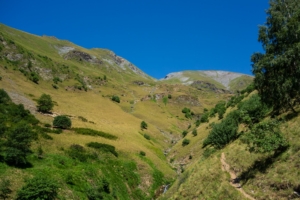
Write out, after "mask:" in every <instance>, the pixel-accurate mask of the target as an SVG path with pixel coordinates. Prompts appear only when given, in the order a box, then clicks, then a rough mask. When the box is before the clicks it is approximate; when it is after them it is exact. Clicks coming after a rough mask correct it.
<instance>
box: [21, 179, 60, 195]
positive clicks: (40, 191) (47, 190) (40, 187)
mask: <svg viewBox="0 0 300 200" xmlns="http://www.w3.org/2000/svg"><path fill="white" fill-rule="evenodd" d="M25 182H26V184H25V185H24V186H23V187H22V188H21V189H20V190H19V191H18V193H17V198H16V199H17V200H28V199H44V200H52V199H56V197H57V191H58V185H57V183H56V182H55V181H53V180H52V179H50V178H48V176H42V175H39V176H37V177H34V178H32V179H28V180H25Z"/></svg>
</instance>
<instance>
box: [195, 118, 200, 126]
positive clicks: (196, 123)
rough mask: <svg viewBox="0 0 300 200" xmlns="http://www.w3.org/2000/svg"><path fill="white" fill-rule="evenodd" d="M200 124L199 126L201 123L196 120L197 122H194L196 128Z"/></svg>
mask: <svg viewBox="0 0 300 200" xmlns="http://www.w3.org/2000/svg"><path fill="white" fill-rule="evenodd" d="M200 124H201V121H200V120H199V119H198V120H197V121H196V122H195V125H196V127H199V126H200Z"/></svg>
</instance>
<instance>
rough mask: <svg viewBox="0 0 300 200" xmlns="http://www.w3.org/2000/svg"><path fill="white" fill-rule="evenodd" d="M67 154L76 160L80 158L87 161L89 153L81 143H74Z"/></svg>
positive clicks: (81, 160)
mask: <svg viewBox="0 0 300 200" xmlns="http://www.w3.org/2000/svg"><path fill="white" fill-rule="evenodd" d="M67 154H68V155H69V156H70V157H71V158H73V159H76V160H79V161H80V162H86V161H87V159H88V157H89V155H88V154H87V153H86V151H85V149H84V147H83V146H81V145H79V144H72V145H71V146H70V148H69V150H68V151H67Z"/></svg>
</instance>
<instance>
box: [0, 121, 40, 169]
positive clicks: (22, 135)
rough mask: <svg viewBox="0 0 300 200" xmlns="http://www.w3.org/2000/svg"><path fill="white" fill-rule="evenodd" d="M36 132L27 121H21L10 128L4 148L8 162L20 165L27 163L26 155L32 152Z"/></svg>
mask: <svg viewBox="0 0 300 200" xmlns="http://www.w3.org/2000/svg"><path fill="white" fill-rule="evenodd" d="M34 138H35V134H34V133H33V131H32V130H31V127H30V126H29V125H28V124H27V123H26V122H19V123H17V124H16V125H15V126H14V127H12V128H11V129H10V130H9V133H8V135H7V140H6V143H5V149H4V159H5V161H6V162H8V163H11V164H14V165H20V164H26V163H27V160H26V156H27V155H28V154H29V153H30V152H31V151H30V145H31V141H32V140H33V139H34Z"/></svg>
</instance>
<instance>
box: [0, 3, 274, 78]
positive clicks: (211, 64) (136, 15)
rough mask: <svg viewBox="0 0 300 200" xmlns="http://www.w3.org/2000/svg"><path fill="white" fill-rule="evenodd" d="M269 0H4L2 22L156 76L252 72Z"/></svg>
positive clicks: (0, 19)
mask: <svg viewBox="0 0 300 200" xmlns="http://www.w3.org/2000/svg"><path fill="white" fill-rule="evenodd" d="M268 7H269V4H268V0H227V1H224V0H214V1H209V0H98V1H97V0H94V1H93V0H85V1H82V0H81V1H77V0H73V1H58V0H51V1H50V0H44V1H41V0H30V1H22V0H21V1H20V0H0V22H1V23H4V24H6V25H8V26H11V27H13V28H16V29H20V30H23V31H26V32H29V33H33V34H36V35H48V36H56V37H57V38H59V39H65V40H69V41H71V42H73V43H75V44H77V45H80V46H83V47H85V48H93V47H97V48H106V49H110V50H112V51H114V52H115V53H116V54H117V55H120V56H122V57H124V58H125V59H127V60H129V61H130V62H132V63H133V64H135V65H136V66H137V67H139V68H140V69H141V70H143V71H144V72H146V73H147V74H149V75H151V76H153V77H155V78H163V77H164V76H165V75H166V74H168V73H170V72H177V71H183V70H226V71H234V72H240V73H246V74H251V62H250V56H251V54H252V53H254V52H256V51H262V48H261V44H260V43H258V42H257V37H258V25H262V24H264V23H265V21H266V14H265V10H266V9H267V8H268Z"/></svg>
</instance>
